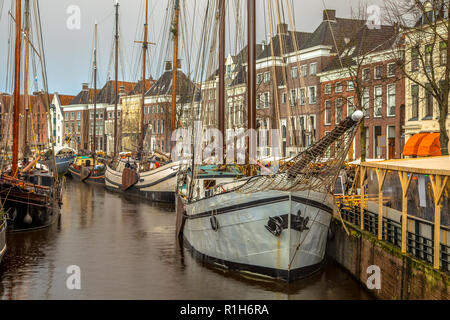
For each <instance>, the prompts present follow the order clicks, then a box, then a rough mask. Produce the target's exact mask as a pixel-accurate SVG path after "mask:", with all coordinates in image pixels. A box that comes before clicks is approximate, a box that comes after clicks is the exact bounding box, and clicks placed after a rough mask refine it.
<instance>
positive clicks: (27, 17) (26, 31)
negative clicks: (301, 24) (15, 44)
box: [22, 0, 30, 157]
mask: <svg viewBox="0 0 450 320" xmlns="http://www.w3.org/2000/svg"><path fill="white" fill-rule="evenodd" d="M24 18H25V21H24V24H25V26H24V44H25V47H24V59H25V61H24V65H25V70H24V80H23V88H24V90H23V91H24V95H23V100H24V108H25V123H24V135H23V144H22V147H23V151H22V155H23V156H24V157H25V156H26V153H27V149H28V148H27V139H28V137H27V136H28V114H29V108H30V106H29V97H28V95H29V92H28V91H29V89H28V83H29V80H28V72H29V71H28V70H29V52H30V45H29V39H30V0H25V12H24Z"/></svg>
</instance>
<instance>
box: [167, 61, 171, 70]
mask: <svg viewBox="0 0 450 320" xmlns="http://www.w3.org/2000/svg"><path fill="white" fill-rule="evenodd" d="M171 70H172V61H166V71H171Z"/></svg>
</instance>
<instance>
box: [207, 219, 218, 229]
mask: <svg viewBox="0 0 450 320" xmlns="http://www.w3.org/2000/svg"><path fill="white" fill-rule="evenodd" d="M209 222H211V228H212V229H213V230H214V231H216V232H217V231H219V221H217V218H216V217H215V216H212V217H211V218H209Z"/></svg>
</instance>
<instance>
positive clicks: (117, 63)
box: [114, 0, 119, 158]
mask: <svg viewBox="0 0 450 320" xmlns="http://www.w3.org/2000/svg"><path fill="white" fill-rule="evenodd" d="M115 42H116V43H115V49H116V52H115V55H116V57H115V60H116V61H115V80H116V81H115V93H116V95H115V96H116V98H115V102H114V158H116V157H117V103H118V101H117V100H118V99H119V94H118V82H117V81H118V74H119V1H118V0H116V35H115Z"/></svg>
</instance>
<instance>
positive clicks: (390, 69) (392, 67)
mask: <svg viewBox="0 0 450 320" xmlns="http://www.w3.org/2000/svg"><path fill="white" fill-rule="evenodd" d="M387 69H388V77H394V76H395V63H389V64H388V66H387Z"/></svg>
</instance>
